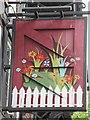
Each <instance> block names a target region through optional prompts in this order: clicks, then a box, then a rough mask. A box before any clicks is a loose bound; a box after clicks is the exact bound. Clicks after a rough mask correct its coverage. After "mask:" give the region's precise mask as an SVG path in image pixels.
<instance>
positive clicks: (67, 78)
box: [65, 75, 73, 82]
mask: <svg viewBox="0 0 90 120" xmlns="http://www.w3.org/2000/svg"><path fill="white" fill-rule="evenodd" d="M65 79H66V81H67V82H72V80H73V78H72V76H70V75H66V76H65Z"/></svg>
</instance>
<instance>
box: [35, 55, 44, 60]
mask: <svg viewBox="0 0 90 120" xmlns="http://www.w3.org/2000/svg"><path fill="white" fill-rule="evenodd" d="M36 58H37V59H38V60H40V61H42V60H44V56H43V55H42V54H38V55H36Z"/></svg>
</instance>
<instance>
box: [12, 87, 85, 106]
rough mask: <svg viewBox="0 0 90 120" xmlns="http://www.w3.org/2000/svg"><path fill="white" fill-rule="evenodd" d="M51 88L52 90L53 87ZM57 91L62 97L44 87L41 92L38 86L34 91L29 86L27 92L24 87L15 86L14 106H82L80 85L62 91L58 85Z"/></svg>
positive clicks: (13, 92) (64, 88) (13, 94)
mask: <svg viewBox="0 0 90 120" xmlns="http://www.w3.org/2000/svg"><path fill="white" fill-rule="evenodd" d="M49 89H51V90H52V87H51V86H50V87H49ZM55 92H56V93H58V94H59V95H61V96H62V98H61V97H60V96H59V95H57V94H54V93H53V92H51V91H50V90H48V91H46V89H45V88H44V87H43V88H42V89H41V91H40V92H39V90H38V88H37V87H36V88H35V89H34V90H33V91H32V90H31V88H30V87H29V88H28V89H27V91H26V92H25V90H24V88H23V87H22V88H21V89H20V90H19V91H18V90H17V88H16V87H15V88H14V89H13V91H12V107H13V108H16V107H19V108H21V107H82V105H83V102H82V101H83V92H82V88H81V87H80V86H79V87H78V88H77V90H75V89H74V88H73V87H71V88H70V90H69V91H68V90H67V88H66V87H63V89H62V91H60V89H59V88H58V86H57V87H56V88H55Z"/></svg>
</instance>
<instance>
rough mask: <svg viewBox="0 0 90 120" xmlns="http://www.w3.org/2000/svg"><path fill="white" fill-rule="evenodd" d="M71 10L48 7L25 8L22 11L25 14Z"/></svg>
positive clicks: (68, 7) (63, 7)
mask: <svg viewBox="0 0 90 120" xmlns="http://www.w3.org/2000/svg"><path fill="white" fill-rule="evenodd" d="M69 10H72V7H71V6H50V7H48V6H47V7H25V8H23V9H22V11H25V12H35V11H38V12H49V11H69Z"/></svg>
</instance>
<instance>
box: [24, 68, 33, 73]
mask: <svg viewBox="0 0 90 120" xmlns="http://www.w3.org/2000/svg"><path fill="white" fill-rule="evenodd" d="M30 71H31V69H30V68H23V69H22V72H23V73H24V74H26V73H29V72H30Z"/></svg>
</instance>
